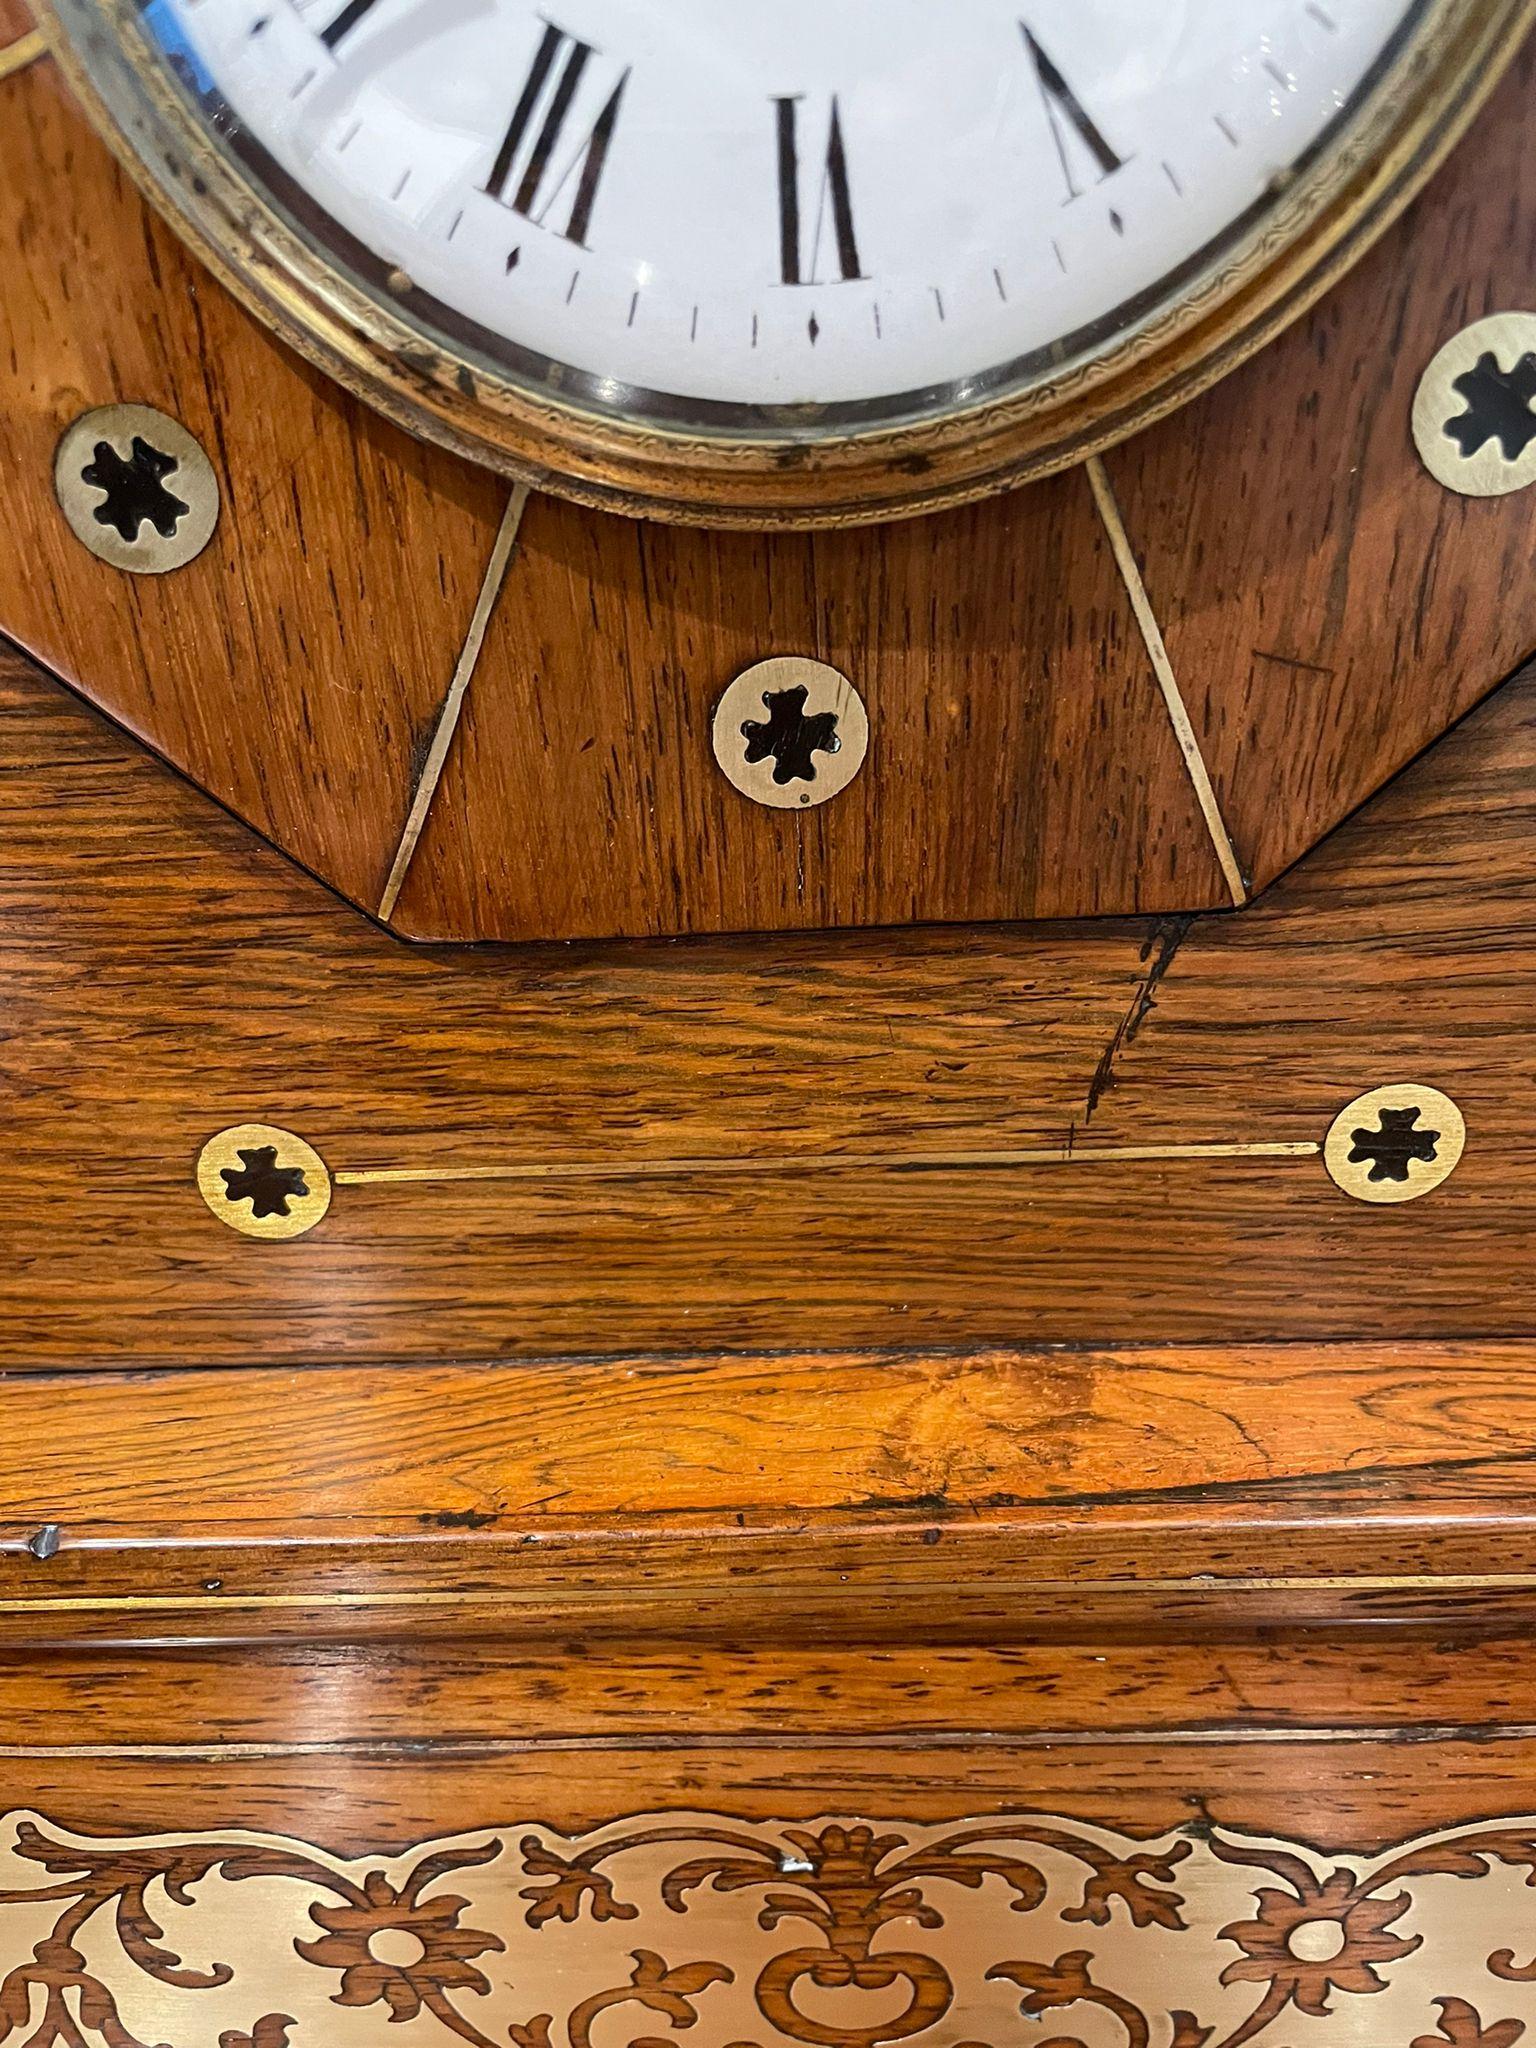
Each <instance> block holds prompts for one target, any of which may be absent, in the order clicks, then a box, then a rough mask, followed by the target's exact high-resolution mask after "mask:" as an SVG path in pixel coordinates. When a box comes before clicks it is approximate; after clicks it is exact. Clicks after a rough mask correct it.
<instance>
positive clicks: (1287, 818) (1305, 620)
mask: <svg viewBox="0 0 1536 2048" xmlns="http://www.w3.org/2000/svg"><path fill="white" fill-rule="evenodd" d="M1533 85H1536V47H1533V46H1527V48H1526V50H1525V52H1524V53H1523V55H1522V56H1521V57H1520V58H1519V59H1518V60H1517V61H1516V64H1515V66H1514V68H1513V70H1512V71H1511V74H1510V76H1509V77H1508V78H1506V79H1505V80H1504V82H1503V83H1502V85H1501V86H1500V87H1499V89H1498V91H1497V93H1496V94H1495V96H1494V98H1493V100H1492V101H1491V102H1490V104H1489V106H1488V107H1487V109H1486V110H1485V112H1484V114H1483V115H1482V117H1481V118H1480V119H1479V122H1478V124H1477V127H1476V129H1475V130H1474V132H1473V135H1472V137H1471V139H1470V141H1469V143H1468V145H1467V147H1466V148H1465V149H1463V150H1460V151H1458V152H1457V153H1456V154H1454V155H1453V156H1452V158H1451V159H1450V162H1449V163H1448V164H1447V166H1446V167H1445V169H1444V170H1443V171H1442V172H1441V173H1440V174H1439V176H1438V177H1437V178H1436V179H1435V180H1434V181H1433V182H1432V183H1431V185H1430V186H1429V188H1428V189H1427V191H1426V192H1425V193H1423V194H1422V195H1421V197H1420V198H1419V199H1418V200H1417V201H1416V202H1415V203H1414V205H1413V206H1412V208H1410V210H1409V211H1408V213H1407V214H1406V215H1405V216H1404V217H1403V219H1402V220H1401V221H1400V222H1399V223H1398V224H1397V225H1396V226H1395V227H1394V228H1392V229H1391V230H1390V231H1389V233H1388V234H1387V235H1386V236H1385V237H1383V239H1382V241H1381V242H1380V243H1379V244H1378V245H1377V247H1376V248H1375V249H1374V250H1373V251H1372V252H1371V253H1370V255H1368V256H1367V257H1366V258H1365V259H1364V261H1363V262H1362V263H1361V265H1360V267H1359V268H1358V269H1357V270H1356V271H1355V272H1354V273H1353V274H1352V276H1351V277H1350V279H1349V281H1348V283H1347V284H1346V285H1345V286H1344V287H1343V288H1342V289H1340V290H1338V291H1335V292H1333V293H1331V294H1330V295H1329V296H1328V297H1327V298H1325V299H1324V300H1323V301H1322V302H1321V304H1320V305H1319V306H1317V307H1316V308H1315V309H1314V311H1313V312H1312V313H1310V314H1309V315H1308V316H1307V317H1306V318H1305V319H1304V320H1302V321H1301V322H1300V323H1299V324H1298V325H1297V326H1296V327H1294V328H1292V329H1291V331H1290V332H1289V333H1287V334H1285V335H1284V336H1282V337H1281V338H1280V340H1278V341H1277V342H1274V343H1273V344H1271V346H1270V347H1269V348H1267V349H1266V350H1265V351H1264V352H1263V354H1262V355H1260V356H1258V357H1257V358H1255V359H1254V360H1253V361H1252V362H1250V363H1249V364H1247V365H1246V366H1245V367H1244V368H1243V369H1242V370H1240V371H1238V372H1237V373H1236V374H1235V375H1234V376H1233V377H1231V378H1230V379H1228V380H1227V381H1226V382H1225V383H1223V384H1221V385H1219V386H1217V387H1216V388H1215V389H1214V390H1212V391H1210V392H1209V393H1207V394H1206V395H1205V396H1204V397H1203V398H1201V399H1199V400H1198V401H1197V402H1196V403H1195V404H1194V405H1192V406H1190V407H1188V408H1187V409H1186V410H1185V411H1183V412H1181V413H1180V414H1178V415H1177V416H1176V417H1175V418H1173V419H1171V420H1168V421H1166V422H1164V423H1163V424H1162V425H1160V426H1158V427H1155V428H1153V429H1152V430H1150V431H1149V432H1148V433H1146V434H1145V435H1143V436H1141V437H1140V438H1138V439H1137V440H1136V441H1134V442H1131V443H1129V444H1128V445H1127V446H1125V447H1123V448H1121V449H1118V450H1116V451H1114V452H1113V453H1112V454H1110V455H1109V456H1108V457H1107V458H1106V462H1107V466H1108V469H1109V471H1110V474H1111V476H1112V477H1113V479H1114V484H1115V489H1116V492H1117V494H1118V496H1119V499H1120V503H1121V506H1122V508H1123V510H1124V512H1125V516H1126V522H1127V525H1128V527H1129V529H1130V532H1131V534H1132V537H1133V538H1134V540H1135V542H1136V544H1137V549H1138V553H1139V556H1140V559H1141V563H1142V568H1143V573H1144V575H1145V578H1146V582H1147V587H1148V591H1149V593H1150V595H1151V598H1152V601H1153V604H1154V606H1155V607H1156V608H1157V611H1158V614H1159V617H1160V618H1161V620H1162V622H1163V628H1164V633H1165V636H1166V639H1167V643H1168V649H1169V653H1170V655H1171V657H1172V660H1173V663H1174V667H1175V669H1176V670H1177V672H1178V674H1179V676H1180V678H1181V679H1182V684H1183V688H1184V692H1185V696H1186V700H1187V702H1188V705H1189V709H1190V713H1191V716H1192V718H1193V719H1194V722H1195V726H1196V729H1197V731H1198V733H1199V736H1200V741H1201V746H1202V749H1203V751H1204V754H1205V758H1206V760H1207V762H1208V764H1209V766H1210V769H1211V773H1212V776H1213V778H1214V780H1215V783H1216V787H1217V791H1218V793H1219V795H1220V799H1221V804H1222V810H1223V814H1224V816H1225V817H1226V819H1227V822H1228V824H1229V825H1230V827H1231V829H1232V832H1233V836H1234V838H1235V840H1236V842H1237V846H1238V850H1239V852H1240V854H1241V856H1242V858H1243V860H1244V861H1245V863H1246V864H1247V866H1248V867H1249V869H1250V871H1251V873H1252V875H1253V878H1254V880H1255V882H1256V883H1257V884H1259V885H1260V886H1262V885H1263V884H1264V883H1267V882H1268V881H1270V880H1271V879H1272V878H1273V877H1274V876H1275V875H1276V874H1277V873H1279V872H1280V870H1281V869H1283V868H1285V867H1286V866H1288V865H1289V864H1290V863H1291V862H1292V861H1294V860H1295V859H1297V858H1298V856H1299V855H1300V854H1302V853H1303V852H1304V851H1305V850H1306V849H1307V847H1309V846H1311V845H1313V844H1314V843H1315V842H1316V840H1317V839H1318V838H1319V836H1320V835H1321V834H1322V833H1324V832H1326V831H1327V830H1328V829H1329V827H1330V826H1332V825H1333V824H1335V823H1336V822H1337V821H1338V819H1339V818H1341V817H1342V816H1344V815H1345V813H1346V812H1348V811H1349V810H1350V809H1352V808H1353V806H1354V805H1355V804H1357V803H1358V802H1359V801H1360V800H1361V799H1362V798H1363V797H1365V796H1366V795H1368V794H1369V793H1370V791H1371V790H1373V789H1375V788H1376V787H1377V786H1378V785H1379V784H1380V783H1382V782H1383V781H1384V780H1385V779H1386V778H1387V777H1388V776H1390V775H1392V774H1394V773H1395V772H1396V771H1397V770H1398V769H1399V768H1401V767H1402V766H1403V764H1404V763H1405V762H1407V761H1409V760H1411V759H1412V757H1413V756H1414V755H1415V754H1416V753H1417V752H1418V751H1419V750H1420V748H1422V747H1423V746H1425V745H1426V744H1427V743H1428V742H1429V741H1431V740H1432V739H1434V738H1435V736H1436V735H1437V734H1438V733H1441V732H1443V731H1444V730H1445V728H1446V727H1447V726H1448V725H1449V724H1450V723H1451V721H1452V720H1453V719H1455V718H1457V717H1458V716H1459V715H1460V714H1461V713H1462V712H1464V711H1465V710H1466V709H1467V708H1468V707H1469V706H1470V705H1472V704H1474V703H1476V702H1477V700H1478V699H1479V698H1480V697H1482V696H1483V695H1484V694H1485V692H1486V691H1487V690H1488V689H1489V687H1490V686H1491V685H1492V684H1493V683H1495V682H1496V681H1497V680H1498V679H1499V678H1500V677H1502V676H1505V675H1508V674H1509V673H1510V672H1511V671H1512V670H1514V669H1515V668H1516V667H1517V666H1518V665H1519V664H1520V663H1521V662H1522V661H1524V660H1526V659H1527V658H1528V657H1529V655H1530V653H1531V651H1532V648H1533V647H1536V583H1533V581H1532V579H1531V576H1530V573H1529V564H1530V535H1531V519H1532V500H1531V497H1530V494H1529V492H1516V493H1514V494H1512V495H1511V496H1508V497H1503V498H1484V499H1473V498H1468V497H1461V496H1458V495H1457V494H1456V493H1455V492H1452V491H1448V490H1446V489H1444V488H1443V487H1442V486H1441V485H1440V484H1438V483H1437V482H1436V481H1435V480H1434V479H1433V478H1432V477H1431V476H1430V474H1429V472H1428V471H1427V470H1426V469H1425V467H1424V465H1423V463H1422V462H1421V461H1420V459H1419V456H1418V453H1417V451H1416V449H1415V447H1414V443H1413V435H1412V431H1411V411H1412V404H1413V394H1414V390H1415V387H1416V386H1417V384H1418V381H1419V378H1420V376H1421V375H1422V374H1423V371H1424V369H1425V367H1426V365H1427V364H1428V363H1429V361H1430V359H1431V357H1432V356H1433V355H1434V354H1435V352H1436V351H1437V350H1438V349H1439V347H1440V346H1441V344H1442V343H1443V342H1444V341H1446V340H1448V339H1449V337H1450V336H1451V335H1452V334H1454V333H1456V332H1457V331H1458V329H1460V328H1462V327H1464V326H1465V325H1467V324H1468V323H1469V322H1471V321H1473V320H1476V319H1479V318H1481V317H1482V316H1484V315H1485V314H1489V313H1495V312H1503V311H1506V310H1512V311H1522V310H1525V309H1528V308H1529V307H1530V306H1531V304H1532V291H1531V281H1530V280H1531V271H1532V265H1533V262H1536V208H1533V207H1532V206H1531V204H1530V203H1529V199H1528V196H1527V195H1530V194H1531V193H1533V192H1536V137H1533V135H1532V132H1531V125H1530V122H1529V120H1528V118H1527V111H1528V108H1529V104H1530V97H1531V92H1532V88H1533Z"/></svg>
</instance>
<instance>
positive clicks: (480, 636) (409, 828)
mask: <svg viewBox="0 0 1536 2048" xmlns="http://www.w3.org/2000/svg"><path fill="white" fill-rule="evenodd" d="M528 497H529V489H528V486H527V484H516V485H514V486H513V490H512V495H511V496H510V497H509V498H508V500H507V508H506V510H505V512H503V513H502V515H501V525H500V526H499V527H498V528H497V531H496V540H495V544H494V545H493V546H492V548H491V558H490V560H489V561H488V562H487V563H486V565H485V576H484V578H483V580H482V582H481V585H480V594H479V596H478V597H477V598H476V599H475V609H474V611H473V613H472V614H471V616H470V621H469V630H468V632H467V633H466V634H465V635H464V645H463V647H462V648H461V649H460V650H459V659H458V663H457V666H456V667H455V669H454V671H453V679H452V681H451V682H450V683H449V685H448V692H447V695H446V696H445V697H444V698H443V702H442V708H441V709H440V710H439V712H438V714H437V724H436V725H435V726H434V727H433V730H432V743H431V745H430V746H429V747H428V748H427V757H426V759H425V761H424V762H423V763H422V767H421V774H420V775H419V777H418V778H417V782H416V788H415V790H414V792H413V793H412V796H411V808H410V810H409V812H408V813H407V814H406V820H405V825H404V828H403V829H402V831H401V834H400V844H399V845H398V846H397V847H396V848H395V857H394V860H393V862H392V863H391V864H390V870H389V879H388V881H387V882H386V883H385V884H384V893H383V895H382V896H381V897H380V898H379V909H378V914H379V916H380V917H381V918H383V919H386V920H387V919H389V918H391V917H393V915H394V912H395V905H396V903H397V902H398V901H399V900H400V891H401V890H402V889H403V888H404V887H405V878H406V876H407V875H408V874H409V873H410V868H411V862H412V861H413V860H414V859H415V858H416V848H417V846H418V844H419V843H420V840H421V835H422V832H423V830H424V829H425V826H426V822H427V814H428V812H429V811H430V810H431V808H432V799H433V798H434V797H435V796H436V794H437V785H438V783H439V782H440V781H441V779H442V773H443V769H444V767H445V765H446V764H447V760H448V749H449V748H450V747H451V746H452V744H453V736H454V734H455V733H456V732H457V731H458V726H459V715H460V713H461V712H462V711H463V709H464V697H465V693H466V692H467V691H468V689H469V684H470V678H471V677H472V676H473V675H474V672H475V665H476V663H477V662H478V661H479V659H480V650H481V648H482V647H483V646H484V645H485V635H486V630H487V628H488V627H489V626H490V623H491V613H492V612H493V611H494V610H495V608H496V600H497V598H498V597H499V596H500V595H501V586H502V584H503V583H504V582H505V580H506V574H507V569H508V567H509V566H510V564H511V561H512V552H513V549H514V548H515V547H516V546H517V534H518V528H519V527H520V526H521V525H522V522H523V513H524V510H525V509H526V507H527V504H528Z"/></svg>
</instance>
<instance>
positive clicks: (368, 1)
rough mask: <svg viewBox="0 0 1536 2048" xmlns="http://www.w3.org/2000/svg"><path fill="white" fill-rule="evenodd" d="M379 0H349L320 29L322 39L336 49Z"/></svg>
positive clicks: (329, 46) (329, 48)
mask: <svg viewBox="0 0 1536 2048" xmlns="http://www.w3.org/2000/svg"><path fill="white" fill-rule="evenodd" d="M377 4H378V0H347V4H346V6H345V7H343V8H342V9H341V10H340V12H339V13H337V14H334V15H332V17H331V19H330V20H329V21H328V22H327V23H326V25H325V27H324V28H323V29H321V31H320V40H321V42H322V43H324V45H325V47H326V48H327V49H328V50H334V49H335V48H336V46H337V44H338V43H340V42H341V41H343V39H344V38H345V37H347V36H349V35H350V34H351V33H352V31H353V29H355V28H356V27H357V25H358V23H359V22H360V21H361V20H362V19H363V17H364V15H366V14H367V13H368V12H369V10H370V9H371V8H373V7H375V6H376V5H377Z"/></svg>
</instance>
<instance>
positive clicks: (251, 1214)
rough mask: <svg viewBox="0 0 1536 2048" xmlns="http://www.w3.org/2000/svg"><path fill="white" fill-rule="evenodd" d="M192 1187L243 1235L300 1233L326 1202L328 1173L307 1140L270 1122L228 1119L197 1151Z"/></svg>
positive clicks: (326, 1206)
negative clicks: (215, 1134)
mask: <svg viewBox="0 0 1536 2048" xmlns="http://www.w3.org/2000/svg"><path fill="white" fill-rule="evenodd" d="M197 1189H198V1193H199V1194H200V1195H201V1196H202V1198H203V1200H204V1201H205V1202H206V1203H207V1204H208V1206H209V1208H210V1209H211V1210H212V1211H213V1213H214V1215H215V1216H217V1217H218V1219H219V1221H220V1222H221V1223H227V1224H228V1225H229V1227H230V1229H231V1230H238V1231H240V1232H241V1233H242V1235H244V1236H246V1237H262V1238H267V1239H280V1238H289V1237H302V1236H303V1235H304V1233H305V1232H306V1231H307V1230H313V1229H314V1227H315V1225H316V1224H317V1223H318V1222H319V1221H320V1219H321V1217H322V1216H324V1214H325V1212H326V1210H327V1209H329V1207H330V1206H331V1176H330V1173H329V1171H328V1169H327V1167H326V1164H325V1161H324V1160H323V1159H322V1158H321V1157H320V1154H319V1153H318V1152H317V1151H316V1150H315V1148H314V1146H313V1145H306V1144H305V1142H304V1140H303V1139H302V1138H296V1137H295V1136H294V1134H293V1132H292V1131H284V1130H279V1129H278V1127H277V1126H276V1125H275V1124H231V1125H230V1127H229V1129H228V1130H226V1131H220V1132H219V1133H218V1134H217V1136H216V1137H212V1138H210V1139H209V1140H208V1142H207V1144H206V1145H204V1147H203V1149H202V1151H201V1152H199V1153H198V1155H197Z"/></svg>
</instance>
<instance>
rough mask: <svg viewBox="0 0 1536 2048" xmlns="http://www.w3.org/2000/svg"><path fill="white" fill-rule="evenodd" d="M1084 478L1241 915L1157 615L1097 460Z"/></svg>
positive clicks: (1244, 893) (1238, 888)
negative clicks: (1107, 539) (1086, 480)
mask: <svg viewBox="0 0 1536 2048" xmlns="http://www.w3.org/2000/svg"><path fill="white" fill-rule="evenodd" d="M1083 467H1084V469H1086V471H1087V472H1088V487H1089V489H1090V490H1091V491H1092V492H1093V502H1094V504H1095V506H1096V507H1097V508H1098V514H1099V518H1100V519H1101V521H1102V522H1103V525H1104V531H1105V533H1106V535H1107V536H1108V538H1109V546H1110V552H1111V553H1112V554H1113V555H1114V558H1115V566H1116V567H1117V568H1118V569H1119V571H1120V580H1121V581H1122V582H1123V583H1124V585H1125V593H1126V596H1127V597H1128V598H1129V599H1130V601H1131V610H1132V611H1133V612H1134V613H1135V615H1136V624H1137V626H1138V627H1139V628H1140V631H1141V637H1142V640H1143V642H1144V644H1145V646H1146V650H1147V658H1148V659H1149V660H1150V662H1151V663H1152V672H1153V674H1154V675H1155V676H1156V678H1157V686H1158V688H1159V689H1160V690H1161V691H1162V694H1163V702H1164V703H1165V704H1166V705H1167V707H1168V717H1169V720H1170V722H1171V724H1172V726H1173V736H1174V739H1175V741H1176V742H1177V745H1178V749H1179V752H1180V754H1181V755H1182V756H1183V757H1184V766H1185V768H1186V769H1187V770H1188V771H1189V779H1190V782H1191V783H1192V784H1193V786H1194V792H1195V800H1196V802H1197V803H1198V804H1199V806H1200V813H1201V816H1202V817H1203V818H1204V819H1205V827H1206V830H1207V832H1209V834H1210V838H1211V845H1212V847H1213V849H1214V851H1215V854H1216V858H1217V861H1218V862H1219V863H1220V866H1221V872H1222V875H1223V876H1224V878H1225V880H1226V884H1227V888H1228V890H1229V891H1230V893H1231V896H1232V901H1233V904H1234V905H1235V906H1236V907H1237V908H1238V909H1239V910H1241V909H1242V907H1243V905H1244V904H1245V903H1246V902H1247V901H1248V885H1247V882H1246V881H1245V880H1244V877H1243V869H1242V863H1241V862H1240V861H1239V860H1238V857H1237V849H1236V848H1235V847H1234V846H1233V844H1232V835H1231V833H1230V832H1229V831H1228V830H1227V823H1226V820H1225V818H1223V816H1222V814H1221V801H1220V799H1219V798H1218V796H1217V794H1216V787H1215V784H1214V783H1213V782H1212V781H1211V776H1210V770H1209V769H1208V768H1207V767H1206V765H1205V756H1204V754H1203V753H1202V752H1201V750H1200V741H1199V738H1198V736H1197V734H1196V732H1195V728H1194V724H1193V722H1192V720H1191V718H1190V715H1189V711H1188V708H1187V706H1186V705H1185V702H1184V697H1183V693H1182V692H1181V690H1180V689H1179V681H1178V677H1177V676H1176V675H1175V674H1174V671H1173V663H1172V661H1171V660H1170V659H1169V656H1168V648H1167V645H1166V644H1165V642H1164V640H1163V632H1162V628H1161V627H1160V626H1159V625H1158V623H1157V614H1156V612H1154V611H1153V609H1152V600H1151V598H1150V597H1148V595H1147V586H1146V584H1145V583H1144V582H1143V581H1142V576H1141V569H1140V567H1139V565H1138V563H1137V561H1136V551H1135V549H1134V548H1133V547H1132V546H1131V540H1130V535H1129V534H1128V533H1127V532H1126V530H1125V521H1124V520H1123V519H1122V518H1121V516H1120V507H1119V504H1118V502H1117V501H1116V498H1115V493H1114V487H1113V485H1112V484H1111V483H1110V481H1109V472H1108V470H1107V469H1106V468H1105V467H1104V459H1103V457H1102V456H1100V455H1090V456H1089V457H1088V459H1087V461H1086V462H1085V463H1084V464H1083Z"/></svg>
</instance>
